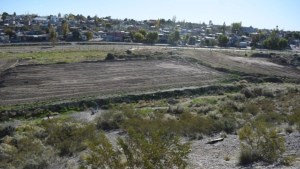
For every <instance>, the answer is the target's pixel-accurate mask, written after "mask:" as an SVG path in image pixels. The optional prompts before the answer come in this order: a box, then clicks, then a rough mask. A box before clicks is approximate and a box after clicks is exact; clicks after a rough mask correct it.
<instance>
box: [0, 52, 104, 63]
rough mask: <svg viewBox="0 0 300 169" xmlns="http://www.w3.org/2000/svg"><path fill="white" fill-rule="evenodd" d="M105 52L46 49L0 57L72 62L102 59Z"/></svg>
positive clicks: (32, 60) (4, 54)
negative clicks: (44, 50)
mask: <svg viewBox="0 0 300 169" xmlns="http://www.w3.org/2000/svg"><path fill="white" fill-rule="evenodd" d="M106 55H107V53H106V52H102V51H97V50H91V51H80V50H79V51H46V52H33V53H9V52H8V53H0V59H12V58H15V59H21V60H27V61H29V62H30V63H33V64H53V63H74V62H82V61H86V60H104V59H105V57H106Z"/></svg>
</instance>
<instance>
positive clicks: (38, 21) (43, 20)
mask: <svg viewBox="0 0 300 169" xmlns="http://www.w3.org/2000/svg"><path fill="white" fill-rule="evenodd" d="M48 22H49V20H48V17H46V16H43V17H42V16H41V17H35V18H33V20H32V23H33V24H47V23H48Z"/></svg>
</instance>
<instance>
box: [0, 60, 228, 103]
mask: <svg viewBox="0 0 300 169" xmlns="http://www.w3.org/2000/svg"><path fill="white" fill-rule="evenodd" d="M224 75H225V74H224V73H221V72H218V71H216V70H213V69H210V68H208V67H205V66H202V65H199V64H192V63H189V62H184V61H177V60H136V61H113V62H90V63H72V64H51V65H24V66H17V67H15V68H13V69H10V70H8V71H7V72H6V73H5V75H4V76H3V77H2V78H1V81H2V82H0V95H1V99H0V105H8V104H9V105H10V104H20V103H32V102H36V101H45V100H51V99H60V100H66V99H70V98H78V97H84V96H103V95H108V94H109V95H111V94H126V93H129V92H142V91H149V90H153V89H166V88H172V87H186V86H203V85H209V84H213V83H214V82H217V81H218V80H219V79H221V78H222V77H224Z"/></svg>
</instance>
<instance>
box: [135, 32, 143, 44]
mask: <svg viewBox="0 0 300 169" xmlns="http://www.w3.org/2000/svg"><path fill="white" fill-rule="evenodd" d="M133 39H134V41H136V42H143V41H144V39H145V37H144V35H143V34H142V33H140V32H135V33H134V34H133Z"/></svg>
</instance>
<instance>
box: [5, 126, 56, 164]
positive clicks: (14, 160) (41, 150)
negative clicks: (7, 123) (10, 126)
mask: <svg viewBox="0 0 300 169" xmlns="http://www.w3.org/2000/svg"><path fill="white" fill-rule="evenodd" d="M16 130H17V131H16V132H15V133H14V134H12V135H11V136H5V137H4V138H3V139H2V140H1V144H0V168H3V169H4V168H5V169H13V168H23V169H40V168H47V167H48V166H49V165H50V164H51V163H52V162H53V158H54V150H53V149H52V148H51V147H50V146H46V145H44V143H43V142H42V141H41V140H40V139H38V138H36V136H35V135H37V133H39V130H41V129H40V128H38V127H36V126H31V125H22V126H20V127H18V128H17V129H16Z"/></svg>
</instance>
